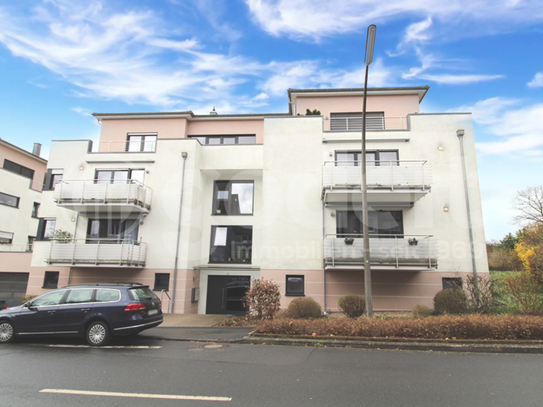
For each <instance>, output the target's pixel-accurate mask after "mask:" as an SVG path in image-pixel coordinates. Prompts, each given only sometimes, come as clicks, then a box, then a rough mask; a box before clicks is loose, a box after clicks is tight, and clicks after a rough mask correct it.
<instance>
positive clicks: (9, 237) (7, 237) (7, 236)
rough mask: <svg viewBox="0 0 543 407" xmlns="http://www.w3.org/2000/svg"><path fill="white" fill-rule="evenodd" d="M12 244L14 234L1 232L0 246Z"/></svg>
mask: <svg viewBox="0 0 543 407" xmlns="http://www.w3.org/2000/svg"><path fill="white" fill-rule="evenodd" d="M12 243H13V233H10V232H0V244H12Z"/></svg>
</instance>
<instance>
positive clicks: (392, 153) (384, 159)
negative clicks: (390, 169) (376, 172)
mask: <svg viewBox="0 0 543 407" xmlns="http://www.w3.org/2000/svg"><path fill="white" fill-rule="evenodd" d="M361 159H362V152H360V151H337V152H336V165H340V166H353V165H354V166H359V165H360V160H361ZM391 165H399V161H398V150H386V151H381V150H376V151H366V166H374V167H379V166H381V167H383V166H391Z"/></svg>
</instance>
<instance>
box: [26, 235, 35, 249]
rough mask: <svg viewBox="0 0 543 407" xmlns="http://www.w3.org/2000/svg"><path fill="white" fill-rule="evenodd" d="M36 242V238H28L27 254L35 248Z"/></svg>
mask: <svg viewBox="0 0 543 407" xmlns="http://www.w3.org/2000/svg"><path fill="white" fill-rule="evenodd" d="M34 240H36V236H28V240H27V245H26V251H27V252H31V251H32V248H33V247H34Z"/></svg>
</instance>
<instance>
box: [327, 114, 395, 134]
mask: <svg viewBox="0 0 543 407" xmlns="http://www.w3.org/2000/svg"><path fill="white" fill-rule="evenodd" d="M384 129H385V112H366V130H367V131H373V130H384ZM330 130H332V131H349V130H362V112H352V113H331V114H330Z"/></svg>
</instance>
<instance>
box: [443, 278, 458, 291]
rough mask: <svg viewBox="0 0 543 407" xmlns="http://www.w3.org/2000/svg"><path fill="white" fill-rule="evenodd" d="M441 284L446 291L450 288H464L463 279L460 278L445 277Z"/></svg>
mask: <svg viewBox="0 0 543 407" xmlns="http://www.w3.org/2000/svg"><path fill="white" fill-rule="evenodd" d="M441 282H442V284H443V289H444V290H446V289H448V288H462V279H461V278H459V277H455V278H447V277H444V278H442V279H441Z"/></svg>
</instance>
